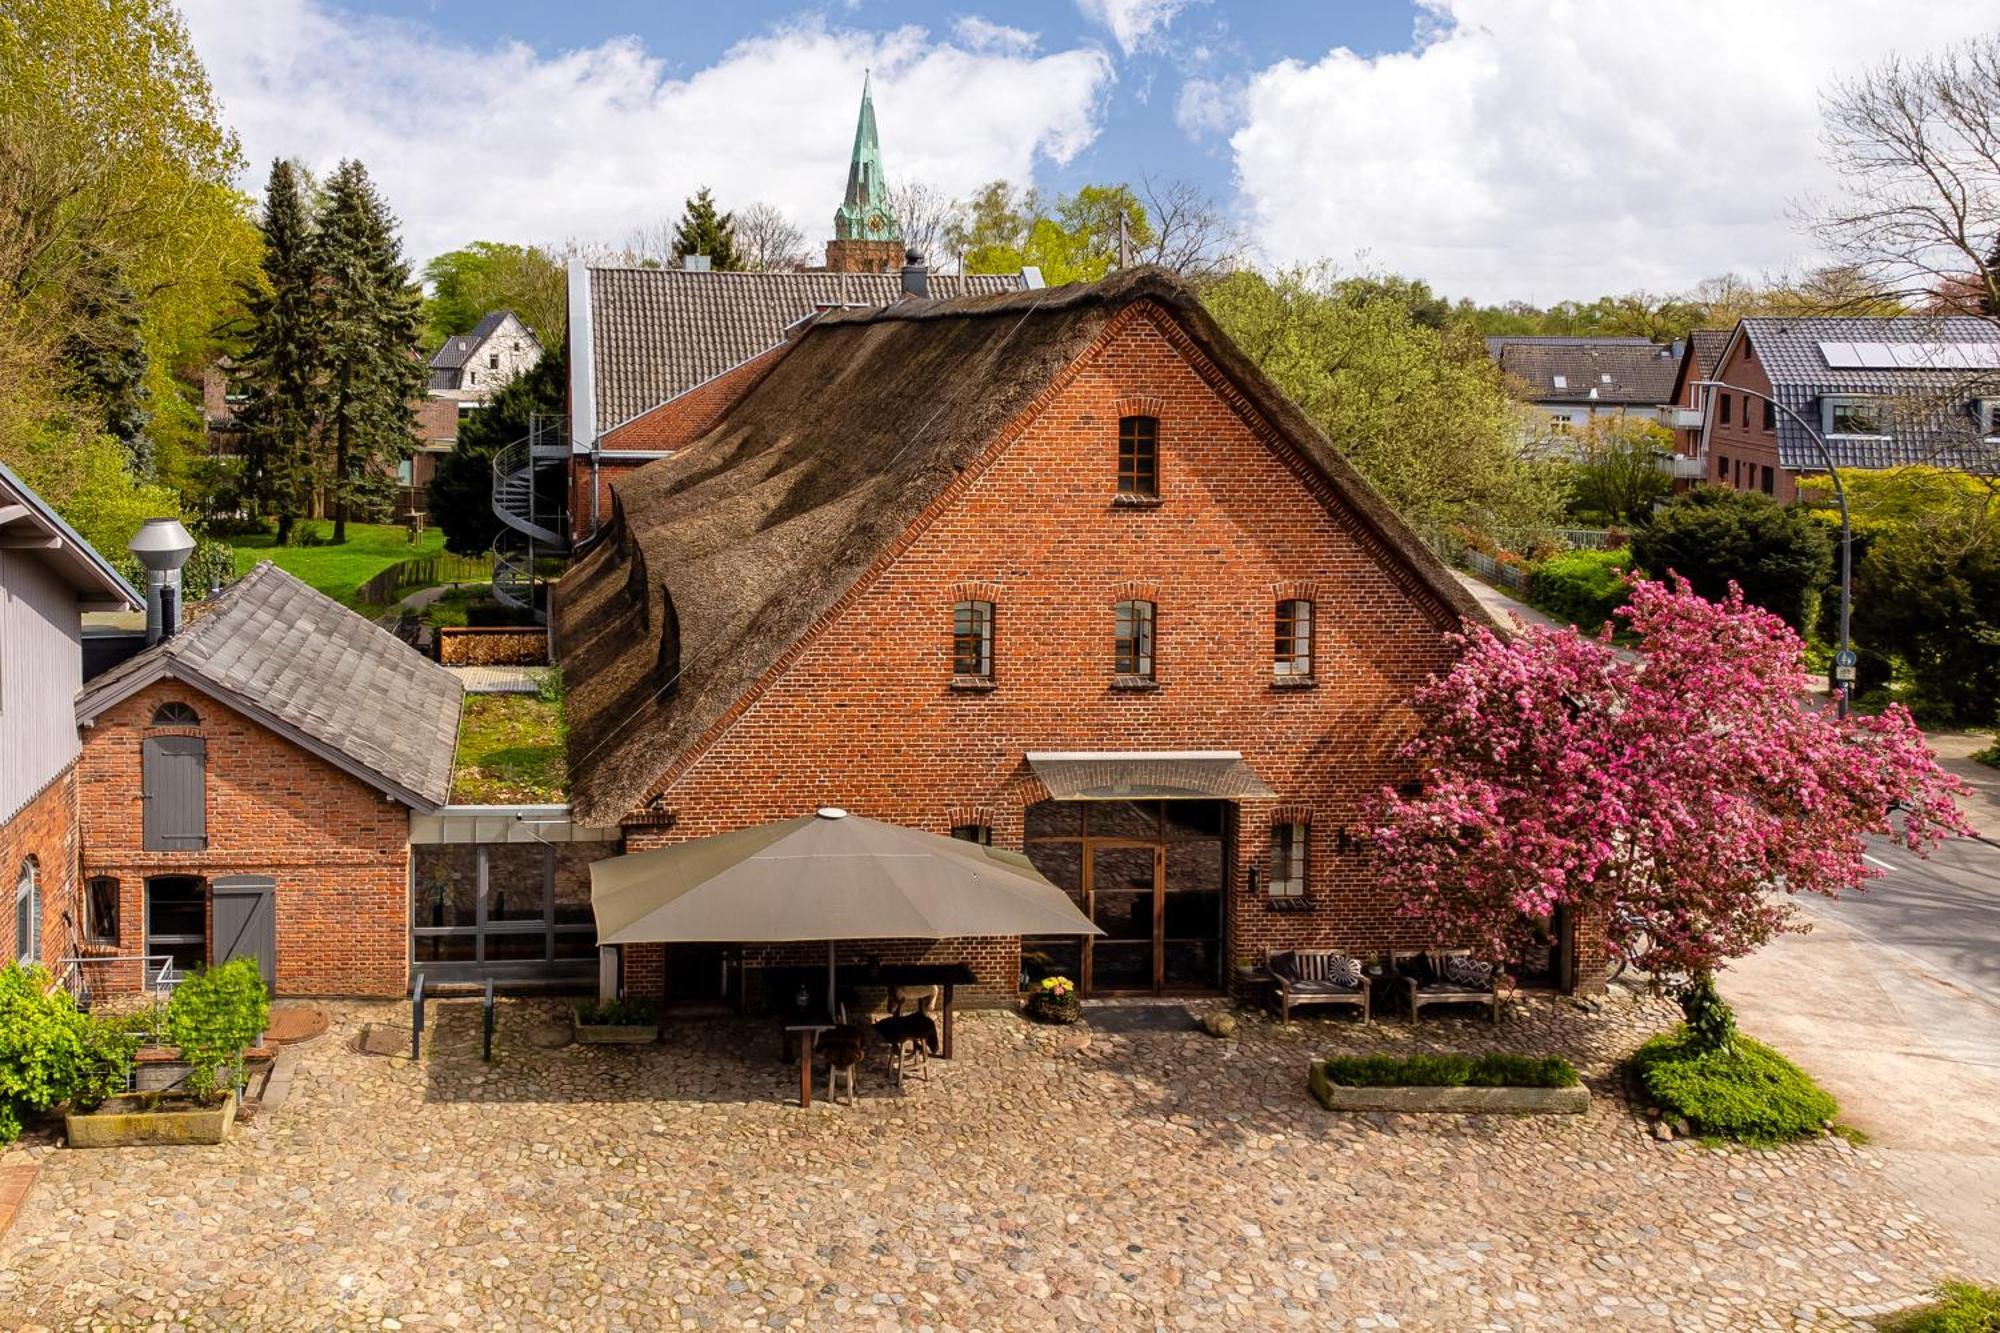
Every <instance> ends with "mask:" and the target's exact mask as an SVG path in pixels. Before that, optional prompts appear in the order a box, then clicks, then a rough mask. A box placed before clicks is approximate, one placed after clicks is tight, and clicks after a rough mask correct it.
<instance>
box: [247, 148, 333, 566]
mask: <svg viewBox="0 0 2000 1333" xmlns="http://www.w3.org/2000/svg"><path fill="white" fill-rule="evenodd" d="M263 231H264V263H263V271H262V274H261V281H259V282H256V283H246V284H245V287H244V306H245V310H246V315H245V319H244V324H243V332H244V341H243V346H242V348H241V350H240V351H239V352H238V354H237V356H236V359H235V365H234V368H233V371H232V375H233V378H234V380H235V382H236V384H237V385H238V386H239V387H240V388H241V389H242V391H243V393H244V396H245V398H244V402H243V405H242V406H241V407H240V408H239V409H238V410H237V413H236V419H237V422H238V424H239V425H240V426H242V428H243V441H244V443H243V476H242V488H243V495H244V498H245V499H246V500H247V501H248V502H249V503H250V505H251V506H252V507H253V510H254V512H257V513H269V514H274V515H276V516H277V520H278V541H279V544H280V545H282V544H284V543H285V542H286V541H288V540H289V539H290V537H291V532H292V527H293V525H294V524H295V523H296V522H297V521H298V519H299V516H300V515H301V514H303V513H305V512H307V509H308V507H309V505H310V502H311V498H312V491H313V477H314V451H315V448H316V440H317V425H318V418H317V413H318V408H319V397H320V392H321V387H322V382H321V381H322V376H321V371H322V364H323V362H324V360H325V357H326V348H325V342H326V319H325V314H326V312H325V311H324V310H323V309H322V308H321V305H320V293H319V252H318V246H317V242H316V240H315V237H314V235H313V228H312V219H311V218H309V217H308V216H307V214H306V204H305V197H304V194H303V192H302V191H301V189H300V183H299V177H298V173H297V171H296V170H295V169H294V168H293V166H292V164H291V163H290V162H287V161H285V160H284V159H282V158H280V159H278V160H277V161H274V162H272V163H271V176H270V180H269V183H268V184H267V185H266V186H265V188H264V217H263Z"/></svg>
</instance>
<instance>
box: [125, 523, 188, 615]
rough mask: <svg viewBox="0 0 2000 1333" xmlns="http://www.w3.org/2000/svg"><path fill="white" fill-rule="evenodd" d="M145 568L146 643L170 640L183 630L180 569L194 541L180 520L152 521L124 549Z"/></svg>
mask: <svg viewBox="0 0 2000 1333" xmlns="http://www.w3.org/2000/svg"><path fill="white" fill-rule="evenodd" d="M125 549H126V550H128V551H130V552H131V553H132V554H133V555H135V556H137V557H138V559H139V563H140V564H142V565H144V566H145V567H146V642H147V644H148V645H151V644H155V643H158V642H159V641H160V640H161V639H171V638H173V637H174V634H175V632H176V631H178V630H179V629H180V627H181V566H182V565H184V564H186V563H187V558H188V557H189V556H190V555H193V554H194V538H193V537H190V536H189V535H188V530H187V529H186V528H184V527H182V526H181V521H180V520H179V519H177V518H149V519H147V520H146V522H145V525H144V526H143V527H141V528H140V529H139V535H138V536H136V537H134V538H133V539H132V540H131V542H130V543H128V544H127V545H126V547H125Z"/></svg>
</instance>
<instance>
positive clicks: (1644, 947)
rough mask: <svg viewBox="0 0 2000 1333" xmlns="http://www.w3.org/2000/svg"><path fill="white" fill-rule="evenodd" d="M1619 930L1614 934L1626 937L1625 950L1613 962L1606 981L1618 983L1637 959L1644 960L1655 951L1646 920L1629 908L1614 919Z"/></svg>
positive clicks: (1621, 910) (1623, 909)
mask: <svg viewBox="0 0 2000 1333" xmlns="http://www.w3.org/2000/svg"><path fill="white" fill-rule="evenodd" d="M1612 921H1613V924H1614V925H1615V926H1616V927H1617V929H1616V930H1615V931H1614V932H1613V933H1614V934H1619V935H1622V936H1623V937H1624V940H1625V948H1624V950H1623V951H1622V952H1621V953H1619V955H1618V956H1617V957H1615V958H1613V959H1612V960H1611V966H1610V968H1609V970H1608V971H1607V973H1606V976H1605V980H1607V981H1616V980H1618V978H1620V977H1622V976H1624V975H1625V969H1626V968H1628V967H1630V966H1632V962H1633V960H1634V959H1637V958H1644V957H1645V956H1646V955H1647V954H1649V953H1651V952H1652V951H1653V933H1652V930H1651V928H1650V927H1649V926H1648V925H1647V922H1646V918H1645V917H1643V916H1641V915H1640V914H1639V913H1637V912H1634V911H1632V910H1631V909H1629V908H1622V909H1620V910H1619V911H1618V912H1617V914H1616V915H1614V916H1613V918H1612Z"/></svg>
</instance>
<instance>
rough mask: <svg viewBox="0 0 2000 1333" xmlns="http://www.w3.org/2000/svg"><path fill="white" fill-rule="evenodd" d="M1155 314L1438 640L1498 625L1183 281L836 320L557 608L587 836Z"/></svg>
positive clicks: (1147, 271) (665, 485) (757, 394)
mask: <svg viewBox="0 0 2000 1333" xmlns="http://www.w3.org/2000/svg"><path fill="white" fill-rule="evenodd" d="M1141 301H1150V302H1153V303H1155V304H1156V305H1157V307H1158V308H1160V309H1161V310H1162V311H1163V312H1164V313H1166V314H1167V315H1168V317H1170V318H1172V319H1174V320H1176V321H1178V322H1179V324H1180V325H1181V327H1182V328H1183V329H1184V330H1185V331H1186V333H1187V334H1188V336H1189V337H1190V338H1191V339H1192V340H1193V341H1194V342H1195V344H1196V345H1197V346H1199V347H1200V348H1201V349H1202V351H1203V352H1204V354H1206V355H1207V356H1208V357H1209V358H1210V359H1211V360H1213V361H1214V362H1215V363H1216V365H1217V367H1218V368H1219V369H1220V370H1221V371H1222V372H1223V374H1224V375H1226V376H1227V377H1228V378H1229V379H1230V380H1231V381H1233V382H1234V383H1235V385H1236V386H1237V388H1238V389H1239V390H1241V392H1242V393H1243V394H1244V396H1245V397H1246V398H1248V399H1249V401H1250V402H1251V404H1252V405H1253V406H1254V408H1255V409H1256V410H1257V412H1259V413H1260V414H1261V415H1262V416H1263V417H1264V418H1265V419H1266V420H1267V421H1268V422H1269V423H1270V424H1271V425H1272V427H1274V428H1275V429H1276V430H1277V431H1278V432H1279V433H1280V434H1281V435H1283V436H1285V437H1287V438H1288V439H1289V440H1290V441H1291V442H1292V443H1293V444H1294V445H1295V446H1296V447H1298V448H1299V449H1300V450H1301V451H1302V452H1303V453H1304V455H1305V456H1306V457H1307V458H1308V459H1309V460H1310V461H1311V462H1312V463H1313V464H1315V465H1316V466H1317V467H1318V468H1319V469H1320V470H1321V471H1322V472H1323V473H1324V474H1325V476H1326V477H1327V479H1328V481H1329V482H1330V483H1331V486H1332V488H1333V490H1334V491H1335V493H1336V494H1338V495H1339V496H1341V497H1342V499H1343V501H1344V503H1345V504H1346V506H1347V508H1348V509H1349V510H1350V512H1351V516H1352V517H1353V518H1354V519H1355V520H1356V522H1357V523H1358V524H1359V525H1360V526H1361V527H1363V528H1364V529H1367V530H1370V531H1372V532H1373V534H1374V535H1375V537H1376V539H1377V540H1378V541H1379V542H1380V543H1381V545H1382V546H1383V547H1385V548H1386V549H1387V550H1389V551H1390V552H1391V553H1392V558H1394V559H1398V560H1400V561H1401V562H1402V563H1403V564H1404V565H1405V566H1406V568H1407V570H1408V572H1409V573H1410V574H1411V575H1412V576H1413V578H1414V581H1415V582H1416V583H1417V584H1418V585H1419V587H1421V588H1422V589H1424V590H1425V591H1427V592H1428V593H1429V594H1430V596H1431V599H1432V600H1433V602H1434V603H1435V606H1434V611H1435V614H1436V615H1437V617H1438V619H1439V621H1440V623H1448V624H1452V625H1455V624H1456V623H1457V621H1458V620H1459V618H1461V617H1469V618H1472V619H1474V620H1477V621H1484V620H1486V617H1485V615H1484V613H1483V612H1481V611H1480V610H1479V608H1478V606H1477V605H1476V604H1475V603H1474V602H1473V601H1472V600H1471V598H1470V597H1469V596H1467V595H1466V593H1465V591H1464V589H1462V588H1461V587H1460V586H1459V585H1458V583H1457V581H1456V580H1455V579H1454V578H1453V577H1452V576H1451V574H1450V573H1449V571H1447V570H1446V569H1445V568H1444V567H1443V566H1442V565H1441V564H1440V563H1438V561H1437V560H1436V558H1435V557H1434V556H1432V555H1431V553H1430V552H1429V550H1428V549H1427V548H1425V547H1424V545H1423V544H1422V543H1421V542H1420V541H1419V540H1417V539H1416V537H1415V536H1413V535H1412V534H1411V533H1410V532H1409V530H1408V529H1407V528H1405V527H1404V526H1403V524H1402V523H1401V522H1400V521H1399V520H1398V519H1397V518H1396V517H1395V516H1394V515H1393V514H1391V513H1390V512H1389V510H1388V509H1387V507H1386V506H1385V505H1383V503H1382V502H1381V500H1380V499H1378V498H1377V497H1376V496H1375V494H1374V492H1373V491H1372V490H1371V489H1370V488H1369V487H1368V485H1367V483H1365V482H1364V481H1362V480H1361V478H1360V476H1359V474H1357V473H1356V472H1355V471H1354V470H1353V468H1351V467H1350V466H1349V465H1348V464H1347V462H1346V461H1345V460H1344V459H1342V458H1341V457H1340V456H1339V455H1338V454H1337V453H1335V452H1334V450H1333V448H1332V446H1330V445H1329V444H1328V443H1327V442H1326V439H1325V437H1324V436H1322V435H1321V434H1320V433H1319V432H1318V431H1317V430H1316V429H1315V428H1314V427H1313V426H1312V424H1311V423H1310V422H1309V421H1308V420H1307V419H1306V417H1305V416H1304V414H1303V413H1301V412H1300V411H1299V410H1298V408H1297V407H1295V406H1293V405H1292V404H1291V403H1290V402H1289V401H1288V400H1287V399H1285V398H1284V396H1283V395H1282V394H1280V393H1278V391H1277V390H1276V389H1275V388H1274V387H1273V386H1272V385H1271V383H1270V382H1269V381H1268V380H1267V379H1265V377H1264V376H1263V374H1262V372H1260V371H1259V370H1258V369H1257V368H1256V367H1255V366H1254V365H1253V364H1252V363H1251V362H1250V361H1249V360H1248V358H1246V357H1245V356H1243V354H1242V353H1241V352H1239V351H1238V350H1237V349H1236V347H1235V345H1234V344H1232V343H1231V342H1230V341H1229V340H1228V338H1227V337H1226V336H1224V335H1223V333H1222V332H1221V330H1220V329H1218V328H1217V327H1216V325H1215V323H1214V321H1213V320H1212V319H1210V318H1209V316H1208V314H1207V312H1206V311H1204V310H1203V309H1202V308H1201V306H1200V304H1199V303H1198V302H1197V301H1196V300H1195V299H1194V297H1193V295H1192V294H1191V293H1190V292H1189V291H1188V289H1187V288H1186V287H1185V286H1184V285H1183V284H1182V283H1181V282H1180V281H1179V280H1178V279H1176V278H1175V277H1173V276H1172V275H1171V274H1168V273H1166V272H1164V271H1162V270H1159V269H1154V268H1142V269H1134V270H1128V271H1126V272H1123V273H1119V274H1116V275H1114V276H1112V277H1110V278H1107V279H1106V280H1104V281H1103V282H1099V283H1092V284H1083V283H1079V284H1073V285H1071V286H1068V287H1057V288H1050V289H1044V290H1037V291H1023V292H1010V293H1005V294H1001V295H989V296H973V297H963V298H959V299H956V300H949V301H905V302H902V303H899V304H897V305H894V306H890V307H886V308H883V309H877V310H869V311H837V312H832V313H829V314H826V315H823V316H821V317H820V318H819V319H818V320H817V321H815V322H814V323H813V324H812V325H811V326H810V327H809V328H808V329H807V330H806V331H805V332H804V333H803V334H802V335H800V336H799V337H798V338H797V339H796V341H795V342H794V343H793V345H791V346H790V347H789V348H788V349H787V350H786V351H785V352H784V353H783V355H782V357H781V359H780V360H779V362H778V363H777V365H775V366H774V367H773V368H772V369H771V370H770V372H769V373H768V374H766V376H765V377H764V379H763V380H762V381H761V382H760V383H759V384H758V385H757V386H756V387H755V388H754V389H752V390H751V391H750V392H749V393H748V394H746V395H745V397H744V398H743V400H742V401H741V402H739V403H738V404H737V405H736V406H735V407H734V408H733V409H732V410H731V411H730V412H729V414H728V415H727V416H725V417H724V418H723V419H722V420H721V421H720V422H719V423H718V424H717V425H716V426H715V427H714V428H713V429H712V430H710V431H709V432H708V433H707V434H706V435H704V436H703V437H702V438H701V439H699V440H697V441H695V442H694V443H693V444H691V445H690V446H689V447H687V448H686V449H684V450H682V451H681V452H680V453H678V454H677V455H676V456H674V457H672V458H668V459H662V460H660V461H659V462H656V463H652V464H649V465H647V466H646V467H644V468H642V469H640V470H639V471H638V472H636V473H634V474H633V475H632V476H631V477H630V478H628V479H626V480H623V481H621V482H619V483H618V484H617V486H616V489H615V502H614V506H613V517H612V521H611V524H610V526H609V528H608V529H607V532H606V536H605V538H604V539H603V541H602V542H601V544H600V545H599V546H598V547H597V548H596V549H595V550H594V551H592V552H591V553H590V554H589V555H588V556H586V557H585V558H584V559H583V560H582V561H581V562H579V563H578V564H577V565H576V566H575V567H574V568H572V569H571V570H570V571H569V573H568V574H567V575H565V576H564V578H563V579H562V581H561V583H560V584H558V585H557V587H556V590H555V594H554V620H555V625H556V640H557V652H558V655H559V657H560V659H561V661H562V664H563V671H564V678H565V681H566V683H567V686H568V696H567V700H566V702H567V710H568V716H569V722H570V731H569V758H570V780H571V793H572V799H573V803H574V807H575V813H576V817H577V819H578V821H579V822H581V823H584V824H591V825H604V824H612V823H616V822H618V821H619V820H620V819H621V818H622V817H623V816H624V815H626V814H627V813H628V812H629V811H631V810H632V809H633V808H634V807H635V806H636V805H637V804H638V802H639V801H640V800H642V799H643V798H644V797H645V796H646V794H647V793H648V791H649V790H651V789H652V788H653V786H654V785H655V784H656V783H657V782H658V781H659V780H660V778H661V776H662V775H663V774H665V773H666V772H667V770H668V769H669V768H670V767H672V766H673V765H674V764H675V763H676V762H677V761H678V760H680V759H681V758H682V757H683V756H684V754H685V752H686V751H687V750H688V749H689V747H690V746H693V745H694V744H696V743H697V742H698V741H700V740H701V739H702V737H703V736H704V735H705V733H707V732H708V731H709V730H710V729H711V728H712V727H714V726H715V724H716V723H718V722H719V721H721V720H722V719H723V718H724V717H725V715H727V714H728V713H729V711H730V709H731V708H732V706H733V705H735V704H736V703H737V702H738V701H739V700H740V699H742V698H743V696H744V695H745V694H746V693H747V692H748V691H749V690H750V689H751V688H752V687H753V686H754V685H755V684H756V683H757V682H758V681H759V680H760V679H761V678H762V677H763V676H764V675H765V674H766V673H767V672H768V671H769V670H770V669H771V668H772V667H773V666H775V665H776V664H777V663H778V662H779V661H780V660H781V659H782V658H783V657H784V656H785V654H786V653H787V652H788V651H789V650H791V649H792V648H793V647H794V646H795V645H796V644H798V643H799V642H800V640H801V639H802V638H803V637H804V636H805V635H806V634H807V633H808V631H810V630H811V629H812V627H813V625H814V624H815V623H816V622H817V621H818V620H819V619H820V618H821V617H822V616H823V615H825V614H826V613H827V612H828V611H829V610H831V609H832V608H833V606H834V605H835V604H836V603H837V602H838V601H839V600H840V599H841V598H842V597H843V596H844V595H845V594H847V593H848V591H849V590H850V589H851V588H853V586H854V585H855V584H856V582H857V581H858V580H859V579H860V578H861V577H862V576H863V575H864V574H865V573H866V572H867V571H868V569H869V567H870V565H872V564H873V563H874V562H875V561H876V560H877V558H878V557H880V556H881V555H882V554H883V553H884V552H885V551H887V550H888V549H889V548H890V547H891V546H892V545H893V544H894V543H895V541H896V540H897V538H898V537H899V536H901V535H902V534H903V533H904V532H905V530H906V529H907V528H908V527H909V525H910V523H911V522H912V521H914V520H915V519H916V518H917V516H918V515H919V514H920V513H921V512H922V511H923V509H924V508H925V506H926V505H928V504H929V503H930V502H931V501H932V500H933V499H934V498H936V497H937V496H938V495H939V493H940V492H942V491H943V490H944V488H945V487H946V486H947V485H949V484H950V483H951V481H952V480H953V479H954V478H956V477H957V476H958V475H959V474H960V473H961V472H962V471H963V470H964V469H965V468H966V467H967V466H968V465H969V464H971V463H972V462H973V460H974V459H975V458H977V457H978V455H979V454H980V453H981V452H982V451H983V450H984V449H985V448H986V446H987V445H988V444H989V443H990V442H991V441H992V440H993V439H994V437H995V436H996V435H997V434H998V433H999V431H1000V430H1001V429H1002V428H1003V427H1004V426H1005V425H1006V424H1007V423H1008V422H1009V421H1010V420H1012V419H1013V418H1014V417H1015V416H1016V415H1017V414H1018V413H1019V412H1020V411H1021V410H1022V409H1023V408H1025V407H1026V406H1028V404H1029V403H1030V402H1031V401H1032V400H1033V399H1034V397H1035V396H1036V395H1037V394H1039V393H1040V392H1042V391H1043V390H1044V389H1045V388H1046V387H1047V386H1048V385H1049V383H1050V381H1051V380H1052V379H1054V377H1055V376H1056V375H1057V374H1058V373H1059V372H1060V371H1061V370H1062V369H1063V368H1064V367H1065V366H1067V365H1068V364H1069V363H1070V362H1071V361H1073V360H1075V359H1076V358H1077V357H1078V356H1079V355H1081V354H1082V353H1083V352H1084V351H1085V350H1086V349H1087V348H1088V347H1089V346H1090V345H1091V343H1092V342H1093V341H1094V340H1095V339H1096V337H1097V336H1098V334H1099V333H1100V332H1101V331H1102V330H1103V328H1104V326H1105V325H1106V323H1108V322H1109V321H1110V319H1111V318H1112V317H1113V316H1114V315H1116V314H1117V313H1118V312H1119V311H1120V310H1121V309H1123V308H1124V307H1126V306H1128V305H1132V304H1134V303H1136V302H1141ZM682 644H685V650H682V649H681V647H680V645H682ZM675 660H678V671H677V673H676V671H675V670H674V668H673V663H674V661H675ZM669 680H671V681H672V685H671V688H665V687H666V686H667V684H668V681H669Z"/></svg>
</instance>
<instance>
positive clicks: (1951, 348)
mask: <svg viewBox="0 0 2000 1333" xmlns="http://www.w3.org/2000/svg"><path fill="white" fill-rule="evenodd" d="M1819 354H1820V355H1821V356H1823V357H1825V358H1826V364H1827V365H1828V366H1830V367H1832V368H1833V369H1835V370H2000V342H1991V343H1975V342H1910V343H1874V342H1858V343H1857V342H1823V343H1821V344H1820V345H1819Z"/></svg>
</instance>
